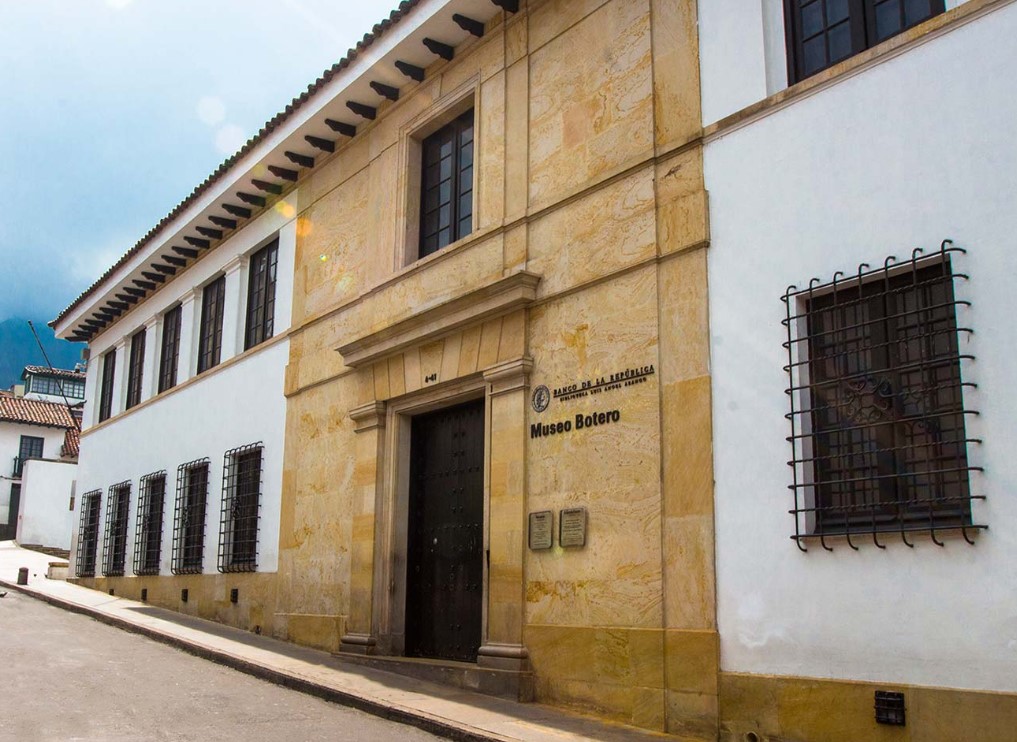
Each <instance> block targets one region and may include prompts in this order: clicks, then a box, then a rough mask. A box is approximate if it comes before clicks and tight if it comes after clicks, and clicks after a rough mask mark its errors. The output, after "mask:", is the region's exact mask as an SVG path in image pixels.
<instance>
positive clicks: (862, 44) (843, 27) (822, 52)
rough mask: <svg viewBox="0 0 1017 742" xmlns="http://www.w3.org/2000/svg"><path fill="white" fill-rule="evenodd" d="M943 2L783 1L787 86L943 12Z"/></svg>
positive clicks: (882, 0) (905, 0)
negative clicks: (788, 83) (785, 31)
mask: <svg viewBox="0 0 1017 742" xmlns="http://www.w3.org/2000/svg"><path fill="white" fill-rule="evenodd" d="M943 10H944V4H943V0H784V22H785V26H786V28H787V29H788V33H787V51H788V65H787V66H788V78H789V80H788V81H789V82H790V83H791V84H794V83H796V82H798V81H799V80H804V79H805V78H806V77H809V76H810V75H814V74H816V73H817V72H820V71H822V70H825V69H826V68H827V67H830V66H832V65H834V64H836V63H837V62H839V61H841V60H842V59H847V58H848V57H850V56H851V55H852V54H857V53H858V52H860V51H864V50H865V49H868V48H870V47H873V46H875V45H876V44H879V43H880V42H882V41H885V40H886V39H888V38H890V37H891V36H895V35H896V34H899V33H900V32H901V31H904V30H906V29H908V28H910V27H911V26H914V25H916V24H918V23H921V22H922V21H924V20H926V19H928V18H931V17H932V16H934V15H937V14H939V13H942V12H943Z"/></svg>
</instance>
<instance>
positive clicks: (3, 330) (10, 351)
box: [0, 317, 85, 389]
mask: <svg viewBox="0 0 1017 742" xmlns="http://www.w3.org/2000/svg"><path fill="white" fill-rule="evenodd" d="M32 324H34V325H35V330H36V332H38V333H39V339H40V340H42V346H43V347H44V348H45V349H46V353H47V354H48V355H49V360H50V362H51V363H52V364H53V365H54V366H55V367H56V368H74V364H75V363H77V362H78V361H80V360H81V351H82V350H83V349H84V347H85V346H84V344H83V343H69V342H67V341H66V340H58V339H57V338H56V337H55V336H54V335H53V330H51V329H50V328H49V327H47V326H46V320H45V319H35V318H32ZM45 365H46V359H45V358H43V355H42V352H41V351H40V350H39V345H38V344H37V343H36V342H35V337H34V336H33V335H32V328H30V327H29V326H28V319H26V318H24V317H11V318H10V319H5V320H3V321H0V389H9V388H10V386H11V384H15V383H17V382H18V381H19V380H20V378H21V372H22V371H23V370H24V368H25V366H45Z"/></svg>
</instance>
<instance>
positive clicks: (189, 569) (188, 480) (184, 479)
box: [172, 458, 208, 575]
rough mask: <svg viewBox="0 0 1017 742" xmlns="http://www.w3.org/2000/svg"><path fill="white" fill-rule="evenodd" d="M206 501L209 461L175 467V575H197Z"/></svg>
mask: <svg viewBox="0 0 1017 742" xmlns="http://www.w3.org/2000/svg"><path fill="white" fill-rule="evenodd" d="M207 500H208V459H207V458H206V459H198V460H196V461H189V462H188V463H186V464H181V465H180V466H178V467H177V498H176V506H175V508H174V513H173V565H172V571H173V574H175V575H184V574H200V573H201V569H202V565H203V560H204V550H205V507H206V502H207Z"/></svg>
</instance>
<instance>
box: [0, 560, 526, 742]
mask: <svg viewBox="0 0 1017 742" xmlns="http://www.w3.org/2000/svg"><path fill="white" fill-rule="evenodd" d="M0 587H3V588H7V589H10V590H14V591H15V592H19V593H22V594H24V595H28V596H29V597H32V598H36V599H37V600H41V601H43V602H44V603H49V604H50V605H52V606H55V607H57V608H62V609H64V610H66V611H70V612H71V613H80V614H81V615H84V616H88V617H89V618H93V619H95V620H96V621H100V622H101V623H105V624H108V625H110V626H114V627H116V628H118V629H122V630H124V631H128V632H130V633H132V634H140V635H142V636H145V637H147V638H149V639H154V640H155V641H157V642H160V643H162V644H168V645H169V646H171V647H174V648H176V649H180V650H183V651H184V652H187V653H188V654H191V655H194V656H195V657H200V658H202V659H205V660H209V661H211V662H215V663H216V664H219V665H224V666H226V667H230V668H232V669H234V670H238V671H240V672H243V673H246V674H247V675H252V676H254V677H256V678H259V679H261V680H267V681H268V682H270V683H274V684H276V685H281V686H283V687H284V688H289V689H290V690H295V691H298V692H300V693H306V694H307V695H311V696H315V697H316V698H320V699H322V700H324V701H328V702H330V703H336V704H339V705H342V706H349V707H350V708H354V709H357V710H358V711H363V712H364V713H367V714H371V715H372V716H377V717H380V718H382V719H387V720H388V721H394V722H397V723H399V724H406V725H408V726H412V727H416V728H417V729H421V730H423V731H425V732H429V733H431V734H435V735H439V736H441V737H444V738H446V739H451V740H455V742H507V741H508V740H509V739H510V738H508V737H503V736H501V735H498V734H488V733H484V732H480V731H479V730H476V729H473V728H469V727H462V726H458V725H456V724H454V723H452V722H450V721H448V720H446V719H442V718H440V717H436V716H431V715H428V714H425V713H424V712H420V711H417V712H414V711H410V710H409V709H406V708H397V707H393V706H389V705H386V704H385V703H382V702H380V701H375V700H372V699H370V698H364V697H363V696H358V695H356V694H354V693H350V692H348V691H342V690H338V689H337V688H332V687H329V686H327V685H322V684H321V683H316V682H314V681H312V680H306V679H304V678H301V677H297V676H295V675H291V674H289V673H287V672H284V671H282V670H275V669H273V668H271V667H266V666H265V665H259V664H258V663H256V662H251V661H250V660H244V659H241V658H239V657H234V656H233V655H231V654H229V653H228V652H224V651H221V650H217V649H212V648H211V647H205V646H202V645H200V644H195V643H193V642H190V641H188V640H186V639H183V638H181V637H179V636H172V635H170V634H164V633H162V632H160V631H158V630H156V629H152V628H149V627H147V626H139V625H138V624H134V623H131V622H130V621H125V620H123V619H121V618H117V617H116V616H110V615H108V614H106V613H103V612H102V611H99V610H96V609H94V608H89V607H88V606H84V605H79V604H78V603H73V602H71V601H68V600H64V599H62V598H57V597H55V596H53V595H46V594H45V593H40V592H36V591H34V590H31V589H29V588H28V587H26V586H24V585H17V584H15V583H12V582H8V581H6V580H2V579H0Z"/></svg>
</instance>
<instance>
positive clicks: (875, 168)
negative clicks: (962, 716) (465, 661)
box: [700, 0, 1017, 691]
mask: <svg viewBox="0 0 1017 742" xmlns="http://www.w3.org/2000/svg"><path fill="white" fill-rule="evenodd" d="M736 5H737V6H738V10H737V12H736V10H735V6H736ZM746 5H749V3H744V2H741V1H740V0H738V2H734V1H733V0H732V1H730V2H729V1H727V0H710V2H709V3H703V4H702V7H701V11H700V12H701V13H702V14H703V35H704V44H705V47H706V48H705V50H704V51H705V54H704V60H703V68H704V84H705V85H706V86H707V87H706V90H704V95H706V97H708V98H710V100H711V101H712V102H711V104H710V106H709V111H708V113H707V120H709V119H710V118H716V117H718V116H719V115H722V113H724V112H729V111H730V110H732V109H733V108H735V107H738V106H741V105H745V104H747V103H751V102H754V100H755V99H757V98H759V97H761V94H760V92H759V91H760V90H761V89H762V83H761V82H759V80H758V79H756V78H758V77H759V75H756V76H755V78H753V80H754V81H752V80H750V81H748V82H745V83H744V85H741V86H737V85H735V81H734V78H735V77H737V76H738V75H739V71H740V69H742V68H744V67H746V66H747V67H750V68H751V67H753V65H749V64H747V63H746V62H745V57H746V56H747V55H751V54H758V53H759V47H760V45H759V44H755V45H750V48H748V49H747V50H742V49H740V48H735V47H738V45H737V44H733V43H732V44H731V45H730V46H731V48H732V49H733V50H734V51H733V58H732V59H733V62H732V66H731V69H730V70H728V71H726V72H725V73H724V74H720V72H719V71H718V69H716V67H717V64H718V60H717V58H716V57H717V53H718V50H717V49H716V48H713V49H712V50H711V48H710V47H711V46H715V40H711V39H710V38H709V35H710V32H711V29H713V30H716V25H717V22H718V19H720V18H721V15H720V14H722V13H724V12H726V13H727V14H728V16H736V15H738V14H739V13H741V12H742V9H743V7H744V6H746ZM725 8H726V9H727V10H726V11H725V10H723V9H725ZM746 12H748V11H746ZM726 20H727V21H728V23H727V26H728V27H729V28H728V30H729V31H731V32H732V33H733V31H734V30H737V29H740V28H742V26H743V25H745V23H746V21H745V20H744V19H743V18H737V19H735V18H733V17H728V18H727V19H726ZM1015 38H1017V4H1007V5H1004V6H1003V7H1001V8H999V9H998V10H996V11H994V12H992V13H990V14H989V15H987V16H985V17H983V18H980V19H978V20H975V21H973V22H971V23H970V24H967V25H964V26H961V27H957V28H955V29H954V30H952V31H951V32H949V33H946V34H944V35H942V36H940V37H939V38H936V39H933V40H931V41H929V42H928V43H925V44H922V45H919V46H917V47H916V48H914V49H911V50H909V51H907V52H905V53H904V54H902V55H900V56H898V57H895V58H893V59H890V60H887V61H885V62H883V63H881V64H878V65H876V66H874V67H872V68H870V69H867V70H865V71H863V72H861V73H860V74H857V75H854V76H851V77H848V78H845V79H841V80H840V81H838V82H837V83H836V84H833V85H831V86H830V87H828V88H826V89H823V90H821V91H818V92H817V93H815V94H814V95H811V96H809V97H805V98H802V99H800V100H797V101H795V102H794V103H792V104H790V105H788V106H787V107H784V108H782V109H779V110H775V111H774V112H772V113H771V114H770V115H767V116H765V117H763V118H761V119H759V120H757V121H755V122H752V123H749V124H747V125H745V126H743V127H742V128H739V129H737V130H734V131H731V132H730V133H727V134H725V135H723V136H721V137H720V138H717V139H715V140H713V141H710V142H708V144H707V147H706V153H705V166H706V186H707V188H708V190H709V193H710V211H711V214H710V216H711V229H712V242H711V248H710V255H709V270H710V317H711V319H710V321H711V341H712V344H711V354H712V370H713V383H714V388H713V391H714V412H713V416H714V433H715V443H714V451H715V467H716V472H715V474H716V504H717V509H716V525H717V541H716V557H717V581H718V582H717V584H718V623H719V629H720V636H721V666H722V668H723V669H724V670H726V671H735V672H747V673H767V674H778V675H799V676H812V677H823V678H850V679H859V680H872V681H883V682H899V683H916V684H925V685H939V686H950V687H960V688H972V689H987V690H1006V691H1015V690H1017V670H1015V668H1017V588H1015V578H1014V573H1015V571H1014V570H1015V565H1017V497H1015V496H1014V493H1015V491H1017V457H1015V456H1014V455H1013V445H1014V441H1015V430H1017V428H1015V421H1017V393H1015V387H1014V384H1013V378H1014V369H1015V368H1017V333H1015V332H1014V319H1013V318H1014V316H1015V314H1017V291H1015V283H1014V279H1015V277H1017V209H1015V207H1014V205H1015V204H1017V140H1015V137H1014V124H1015V122H1017V95H1015V87H1014V70H1015V69H1017V44H1014V41H1013V40H1014V39H1015ZM756 61H757V62H758V59H757V60H756ZM755 67H757V68H758V64H756V65H755ZM711 86H712V88H714V89H712V90H711ZM718 86H720V88H721V89H720V90H717V89H716V88H717V87H718ZM736 93H737V94H736ZM711 96H712V97H711ZM944 238H952V239H953V240H955V242H956V243H957V244H958V245H960V246H962V247H964V248H966V249H967V250H968V251H969V252H968V255H967V256H966V257H965V258H963V259H962V260H959V261H958V262H957V263H956V264H955V265H956V268H955V270H957V271H959V272H967V273H969V274H970V275H971V280H970V281H969V282H968V283H967V285H962V286H961V287H960V291H961V292H963V294H964V295H965V296H966V297H967V298H970V299H971V300H972V301H973V302H974V305H973V307H972V308H971V309H970V310H969V311H968V312H967V313H966V314H965V315H963V316H962V319H961V322H970V323H971V326H972V327H974V328H975V334H974V336H973V338H972V340H971V342H970V344H969V345H968V346H967V347H966V350H970V351H971V352H973V353H974V354H975V356H976V357H977V361H976V362H975V363H974V364H971V365H970V366H969V367H967V372H968V374H967V377H966V380H970V381H974V382H977V384H978V385H979V388H978V390H977V392H972V393H971V394H966V402H967V404H968V406H969V407H971V408H974V409H977V410H980V411H981V416H980V417H978V418H976V419H973V420H972V419H970V418H969V425H968V433H969V435H972V436H974V437H980V438H983V439H984V444H982V445H981V446H974V447H972V448H971V450H970V452H969V453H970V457H971V460H972V463H974V464H982V465H984V466H985V468H986V473H985V475H983V476H977V475H976V476H975V477H974V478H973V479H972V490H973V491H974V492H981V493H984V494H985V495H986V496H987V497H988V500H987V501H986V502H985V503H979V502H975V503H974V505H973V511H974V519H975V522H978V523H987V524H988V525H989V530H988V531H987V532H984V533H982V534H981V535H980V536H979V538H978V539H977V545H976V546H968V545H967V544H966V543H964V542H963V540H961V539H959V538H957V539H950V540H948V541H947V545H946V547H945V548H940V547H938V546H935V545H934V544H932V543H931V542H930V541H929V540H928V539H927V538H920V539H918V544H917V545H916V547H915V548H914V549H909V548H907V547H906V546H904V544H903V543H901V541H900V539H899V538H892V537H887V538H886V539H885V541H886V542H887V545H888V548H887V549H886V550H885V551H881V550H879V549H876V548H875V547H874V546H872V545H871V542H870V543H869V545H867V546H865V545H863V546H862V547H861V549H860V551H857V552H854V551H852V550H851V549H849V548H847V546H846V545H845V546H839V547H837V548H836V550H835V551H834V552H833V553H827V552H825V551H823V549H822V548H819V547H818V545H816V546H813V547H812V548H810V550H809V552H808V553H807V554H803V553H801V552H800V551H799V550H798V549H797V548H796V547H795V544H794V543H793V542H792V541H791V540H790V538H789V536H790V535H791V534H792V533H793V521H792V518H791V516H790V515H789V514H788V512H787V511H788V510H789V509H790V508H791V507H793V505H792V503H793V500H792V495H791V494H790V492H789V491H788V489H787V486H788V485H789V484H790V470H789V468H788V467H787V465H786V463H785V462H786V461H787V460H788V458H790V446H789V444H788V443H787V442H786V441H785V437H786V436H787V435H788V434H789V424H788V422H787V421H786V420H785V419H784V415H785V413H786V412H787V411H788V402H787V398H786V396H785V394H784V389H785V387H786V385H787V377H786V374H785V372H784V371H783V370H782V367H783V365H784V364H785V363H786V356H785V351H784V349H783V348H782V347H781V343H782V342H783V341H784V339H785V335H784V328H783V327H782V326H781V320H782V319H783V317H784V306H783V304H782V303H781V301H780V296H781V295H782V294H783V292H784V290H785V288H786V287H787V286H788V285H790V284H796V285H798V286H805V285H807V284H808V282H809V279H810V278H812V277H813V276H817V277H820V278H821V279H823V280H824V281H827V280H829V279H830V278H831V277H832V276H833V274H834V272H835V271H838V270H842V271H845V272H847V273H849V274H850V273H851V272H853V271H854V270H856V267H857V265H858V264H859V263H861V262H868V263H870V264H873V265H878V264H879V263H880V262H881V261H882V260H883V259H884V258H885V257H887V256H888V255H896V256H897V257H898V258H905V257H907V256H908V255H909V254H910V251H911V249H912V248H914V247H918V246H921V247H925V248H928V249H935V248H937V247H938V246H939V243H940V241H941V240H943V239H944Z"/></svg>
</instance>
